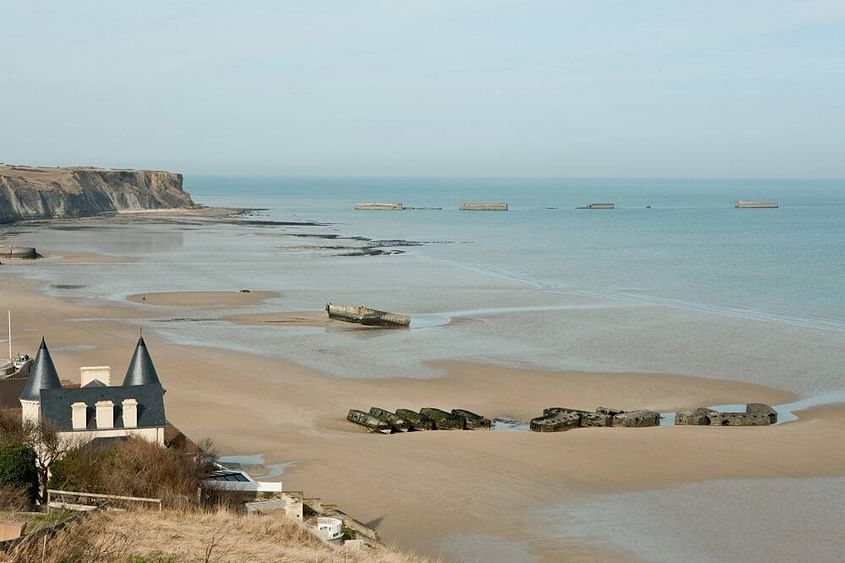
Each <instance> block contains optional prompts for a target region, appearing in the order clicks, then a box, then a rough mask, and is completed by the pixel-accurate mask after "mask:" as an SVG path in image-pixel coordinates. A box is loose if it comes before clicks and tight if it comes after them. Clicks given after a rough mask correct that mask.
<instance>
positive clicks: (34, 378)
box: [19, 338, 62, 401]
mask: <svg viewBox="0 0 845 563" xmlns="http://www.w3.org/2000/svg"><path fill="white" fill-rule="evenodd" d="M61 388H62V382H61V381H59V373H58V372H57V371H56V366H55V365H54V364H53V358H51V357H50V350H48V349H47V343H46V342H44V338H42V339H41V347H40V348H38V353H37V354H36V355H35V361H34V362H32V366H31V367H30V368H29V378H28V379H27V380H26V385H24V388H23V390H21V394H20V396H19V398H20V399H21V400H23V401H40V400H41V390H42V389H61Z"/></svg>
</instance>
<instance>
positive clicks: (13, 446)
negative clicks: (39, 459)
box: [0, 440, 38, 502]
mask: <svg viewBox="0 0 845 563" xmlns="http://www.w3.org/2000/svg"><path fill="white" fill-rule="evenodd" d="M0 485H2V486H3V487H4V489H6V490H8V489H12V490H19V491H23V492H24V493H25V494H26V496H27V498H28V499H29V501H30V502H34V501H35V497H36V494H37V492H38V470H37V469H36V467H35V450H33V449H32V448H30V447H29V446H27V445H26V444H24V443H23V442H19V441H17V440H5V441H3V442H0Z"/></svg>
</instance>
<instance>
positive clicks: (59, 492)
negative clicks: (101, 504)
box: [47, 489, 161, 511]
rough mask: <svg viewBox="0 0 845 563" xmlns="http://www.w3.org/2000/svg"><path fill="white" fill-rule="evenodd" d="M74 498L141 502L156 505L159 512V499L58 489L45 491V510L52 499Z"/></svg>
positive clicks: (48, 508) (48, 507)
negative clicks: (56, 497)
mask: <svg viewBox="0 0 845 563" xmlns="http://www.w3.org/2000/svg"><path fill="white" fill-rule="evenodd" d="M54 496H58V497H76V498H90V499H103V500H124V501H128V502H141V503H148V504H157V505H158V509H159V511H160V510H161V499H160V498H144V497H124V496H120V495H104V494H101V493H83V492H79V491H62V490H59V489H47V510H48V511H49V510H50V502H51V499H52V497H54Z"/></svg>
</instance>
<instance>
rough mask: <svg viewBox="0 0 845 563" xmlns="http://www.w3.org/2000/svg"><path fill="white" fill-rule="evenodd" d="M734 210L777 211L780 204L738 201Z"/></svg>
mask: <svg viewBox="0 0 845 563" xmlns="http://www.w3.org/2000/svg"><path fill="white" fill-rule="evenodd" d="M734 207H735V208H736V209H777V208H778V207H780V204H779V203H778V202H776V201H751V200H745V199H738V200H737V201H736V205H734Z"/></svg>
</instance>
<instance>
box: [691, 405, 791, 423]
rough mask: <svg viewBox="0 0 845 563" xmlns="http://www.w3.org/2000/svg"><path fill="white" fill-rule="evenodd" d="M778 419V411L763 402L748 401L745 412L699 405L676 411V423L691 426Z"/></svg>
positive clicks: (765, 421)
mask: <svg viewBox="0 0 845 563" xmlns="http://www.w3.org/2000/svg"><path fill="white" fill-rule="evenodd" d="M777 421H778V414H777V411H775V409H773V408H772V407H770V406H769V405H764V404H763V403H748V404H747V405H745V411H744V412H720V411H717V410H715V409H708V408H705V407H699V408H695V409H685V410H681V411H678V412H676V413H675V424H678V425H689V426H768V425H770V424H775V423H776V422H777Z"/></svg>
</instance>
